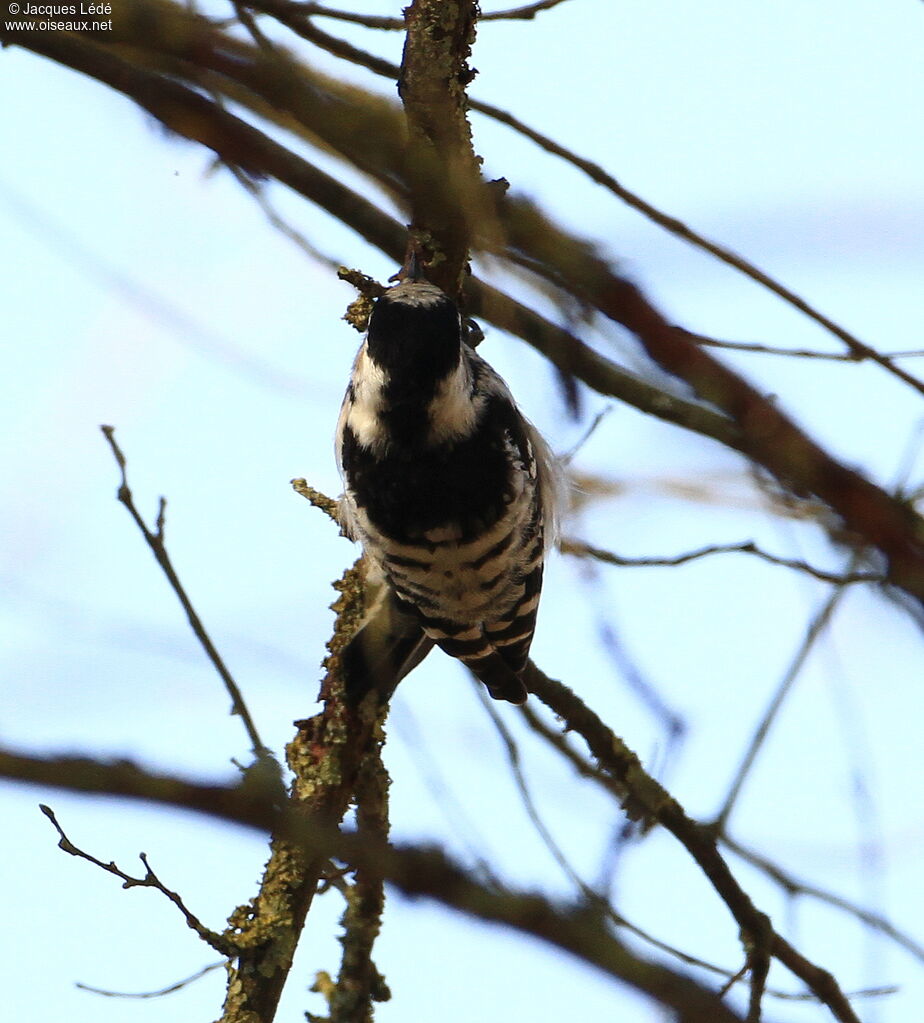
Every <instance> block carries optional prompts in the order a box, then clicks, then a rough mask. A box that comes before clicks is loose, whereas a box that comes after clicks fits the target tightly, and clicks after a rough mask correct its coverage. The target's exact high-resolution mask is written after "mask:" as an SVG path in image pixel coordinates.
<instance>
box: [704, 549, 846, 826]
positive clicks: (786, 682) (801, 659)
mask: <svg viewBox="0 0 924 1023" xmlns="http://www.w3.org/2000/svg"><path fill="white" fill-rule="evenodd" d="M854 560H855V559H854ZM844 592H845V587H844V586H843V585H838V586H837V588H836V589H835V590H834V591H833V592H832V593H831V594H830V595H829V596H828V597H827V598H826V599H825V601H824V603H823V604H822V606H821V607H820V608H819V610H818V612H817V613H816V614H815V616H814V617H813V618H812V621H811V622H810V624H809V626H808V628H807V629H806V631H805V636H804V637H803V638H802V641H801V642H800V644H799V648H798V650H797V651H796V653H795V656H794V657H793V659H792V662H791V663H790V665H789V667H788V668H787V670H786V674H785V675H784V676H783V678H782V679H781V680H780V683H779V685H778V686H777V688H776V691H775V692H774V694H773V697H772V699H771V700H770V702H769V704H768V705H767V709H766V710H765V711H764V715H763V717H762V718H761V720H760V722H759V724H758V725H757V727H756V728H755V730H754V734H753V735H752V736H751V740H750V742H749V743H748V745H747V748H746V749H745V752H744V755H743V757H742V758H741V763H740V764H739V766H738V770H737V771H736V772H735V775H734V777H733V779H732V781H731V784H730V785H729V787H728V793H727V795H726V796H725V799H724V801H723V803H722V808H721V809H720V810H719V812H718V814H717V815H716V818H715V822H714V824H713V827H714V828H715V830H716V833H717V834H720V835H721V834H723V833H724V832H725V830H726V828H727V826H728V819H729V817H730V816H731V813H732V810H733V809H734V807H735V803H736V802H737V799H738V796H739V795H740V794H741V789H742V787H743V785H744V783H745V781H746V779H747V777H748V774H750V771H751V768H752V767H753V766H754V763H755V761H756V760H757V756H758V754H759V753H760V750H761V748H762V747H763V744H764V742H765V741H766V739H767V736H768V734H769V732H770V729H771V727H772V726H773V723H774V721H775V720H776V718H777V715H778V714H779V712H780V708H781V707H782V706H783V702H784V700H785V699H786V697H787V695H788V694H789V692H790V690H791V689H792V687H793V685H794V684H795V682H796V679H797V678H798V677H799V675H800V673H801V671H802V668H803V667H804V666H805V662H806V660H807V658H808V655H809V653H810V652H811V650H812V647H814V645H815V642H816V641H817V639H818V637H819V636H820V635H821V634H822V632H824V630H825V628H826V626H827V625H828V623H829V622H830V621H831V616H832V615H833V614H834V611H835V609H836V608H837V605H838V604H839V603H840V601H841V598H842V597H843V596H844Z"/></svg>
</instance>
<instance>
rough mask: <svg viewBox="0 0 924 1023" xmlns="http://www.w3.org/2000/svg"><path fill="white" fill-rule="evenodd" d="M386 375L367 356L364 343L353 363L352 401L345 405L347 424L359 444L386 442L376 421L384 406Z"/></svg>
mask: <svg viewBox="0 0 924 1023" xmlns="http://www.w3.org/2000/svg"><path fill="white" fill-rule="evenodd" d="M385 384H386V377H385V373H384V372H383V371H382V368H381V366H379V365H378V364H377V363H376V362H374V361H373V360H372V359H371V358H369V353H368V352H367V351H366V346H365V345H363V347H362V348H360V350H359V355H357V356H356V363H355V365H354V366H353V401H352V403H350V404H349V406H348V407H347V409H346V425H347V426H349V428H350V429H351V430H352V431H353V436H354V437H355V438H356V440H357V442H358V443H359V444H360V446H361V447H364V448H380V447H383V446H384V444H385V443H386V441H385V433H384V431H383V430H382V428H381V425H380V424H379V414H380V413H381V412H382V409H383V408H384V404H385V402H384V398H383V396H382V395H383V391H384V389H385Z"/></svg>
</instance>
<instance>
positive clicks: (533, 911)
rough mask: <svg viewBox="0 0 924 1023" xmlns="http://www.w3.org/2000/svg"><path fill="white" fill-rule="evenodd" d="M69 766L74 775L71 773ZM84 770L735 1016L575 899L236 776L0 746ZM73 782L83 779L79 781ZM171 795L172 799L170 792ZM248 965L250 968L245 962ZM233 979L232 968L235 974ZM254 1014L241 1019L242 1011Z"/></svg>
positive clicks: (51, 774) (696, 1014)
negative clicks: (271, 811) (340, 827)
mask: <svg viewBox="0 0 924 1023" xmlns="http://www.w3.org/2000/svg"><path fill="white" fill-rule="evenodd" d="M71 768H76V769H77V770H76V773H74V772H72V771H71ZM86 770H90V772H91V774H92V778H93V785H92V790H93V791H96V792H97V793H100V794H101V793H107V792H108V793H112V794H115V793H118V794H119V795H121V796H128V797H130V798H135V799H141V800H146V801H150V800H151V799H153V800H155V801H157V802H161V803H166V804H168V805H174V806H178V807H180V808H182V809H187V810H188V809H193V808H194V809H197V810H199V811H200V812H203V813H206V814H207V815H209V816H211V817H213V818H216V819H221V820H225V821H232V822H235V823H238V824H243V825H245V826H248V827H254V828H257V829H259V830H266V825H267V822H268V821H269V820H270V819H272V822H273V824H274V825H275V831H276V834H277V836H278V837H277V841H282V840H284V841H285V842H287V843H288V844H289V846H290V848H292V849H297V850H299V852H300V855H301V856H302V858H303V861H304V862H306V863H307V862H315V861H321V862H324V863H326V862H327V861H328V860H329V859H330V858H331V857H336V858H337V859H340V860H342V861H344V862H347V863H350V864H352V865H353V866H355V867H362V868H364V869H365V870H367V871H369V873H370V876H378V877H381V878H382V879H384V880H385V881H386V882H388V883H389V884H391V885H392V886H394V887H396V888H397V889H398V890H399V891H401V892H404V893H405V894H407V895H409V896H424V897H427V898H430V899H433V900H435V901H437V902H439V903H441V904H443V905H445V906H449V907H451V908H454V909H456V910H458V911H460V912H462V913H464V914H466V915H468V916H472V917H476V918H478V919H481V920H485V921H490V922H493V923H498V924H501V925H504V926H506V927H509V928H512V929H513V930H516V931H518V932H520V933H522V934H524V935H530V936H532V937H535V938H538V939H539V940H540V941H542V942H543V943H544V944H546V945H549V946H551V947H553V948H557V949H559V950H561V951H563V952H567V953H568V954H570V955H572V956H574V957H575V958H577V959H579V960H581V961H583V962H585V963H587V964H588V965H591V966H593V967H595V968H596V969H597V970H599V971H600V972H602V973H603V974H604V975H607V976H610V977H612V978H614V979H617V980H620V981H621V982H623V983H626V984H628V985H630V986H631V987H633V988H635V989H636V990H638V991H640V992H643V993H646V994H648V995H650V996H651V997H652V998H653V999H654V1000H656V1001H657V1002H659V1003H661V1004H663V1005H665V1006H668V1007H670V1008H672V1009H674V1010H675V1012H677V1014H678V1017H677V1018H678V1019H679V1020H681V1021H684V1023H742V1021H741V1018H740V1017H739V1016H738V1015H737V1014H736V1013H735V1012H733V1011H732V1010H731V1009H729V1008H727V1007H726V1006H725V1005H724V1004H723V1003H722V1002H721V1001H720V1000H719V999H718V998H717V996H716V994H715V993H714V992H712V991H710V990H708V989H706V988H705V987H703V986H702V985H700V984H699V983H697V982H696V981H694V980H692V979H691V978H689V977H687V976H685V975H683V974H681V973H678V972H676V971H674V970H672V969H670V968H668V967H665V966H663V965H661V964H658V963H655V962H651V961H649V960H645V959H642V958H640V957H639V956H637V955H636V954H635V953H633V952H632V951H631V950H630V949H628V948H627V947H626V946H625V945H623V944H622V943H621V942H620V941H618V940H617V939H616V938H615V937H614V936H613V934H612V933H611V931H610V929H609V927H608V926H607V925H606V923H605V921H604V919H603V917H602V916H601V915H600V914H598V913H595V912H593V911H592V910H589V909H588V907H587V906H585V905H583V904H579V905H571V904H558V903H554V902H552V901H550V900H549V899H547V898H545V897H544V896H541V895H537V894H535V893H532V892H526V891H511V890H501V891H499V890H498V889H497V888H496V886H494V885H493V884H491V883H490V882H482V881H478V880H476V879H474V878H473V877H472V876H470V874H469V873H468V872H467V871H466V870H465V869H464V868H462V867H460V866H459V865H458V864H456V863H455V862H453V861H452V860H451V859H450V858H449V857H448V856H446V855H445V854H444V853H443V852H442V851H441V850H439V849H437V848H432V847H430V848H428V847H420V846H414V845H408V844H399V845H394V846H392V845H388V844H386V843H385V842H384V841H377V840H376V839H375V837H374V836H370V835H368V834H367V835H359V834H356V833H345V834H341V833H339V832H338V831H337V829H336V828H335V827H333V826H332V825H330V824H324V823H323V822H321V821H319V820H317V819H316V818H314V817H313V816H312V815H311V814H310V813H305V812H304V811H303V810H302V809H300V808H298V807H296V806H290V807H289V809H288V810H287V811H285V812H284V813H277V814H275V815H273V817H272V818H268V817H267V813H266V807H265V805H261V804H260V803H259V802H255V801H254V799H253V798H252V793H251V792H249V791H248V789H247V786H246V785H245V784H244V783H241V784H238V785H236V786H230V787H222V786H202V785H197V784H196V783H194V782H191V781H188V780H185V779H181V778H165V777H164V776H158V775H153V774H150V773H148V772H146V771H142V770H141V769H139V768H136V767H134V766H133V765H124V764H119V763H117V764H107V763H103V762H96V761H84V760H74V759H70V758H61V759H58V760H55V759H47V760H46V759H43V758H36V757H28V756H24V755H21V756H17V755H15V754H12V753H9V752H7V751H2V750H0V775H3V776H7V777H16V778H18V779H19V780H26V779H29V780H33V781H34V780H41V781H42V783H43V784H50V785H54V786H55V787H57V788H61V789H65V790H71V791H74V790H77V791H82V790H84V791H85V790H86V789H85V787H84V786H85V783H86V781H87V778H86V776H85V773H84V772H85V771H86ZM82 783H83V784H82ZM171 793H172V796H171V795H170V794H171ZM251 965H252V966H255V965H257V964H256V963H252V964H251ZM235 977H236V978H237V982H240V980H241V977H240V974H235ZM248 1012H251V1013H254V1012H256V1013H257V1015H256V1016H253V1015H250V1016H248V1015H247V1013H248ZM260 1012H261V1007H260V1005H259V1004H258V1003H256V1002H251V1003H249V1007H248V1008H246V1009H245V1008H243V1007H240V1008H239V1009H237V1010H236V1012H235V1013H228V1012H227V1010H226V1015H225V1016H224V1017H223V1019H226V1020H230V1019H234V1020H237V1021H243V1020H245V1019H246V1020H249V1021H250V1023H253V1021H254V1020H255V1019H259V1020H260V1021H261V1023H264V1021H267V1023H268V1021H270V1020H272V1018H273V1013H274V1012H275V1009H274V1008H273V1007H270V1008H269V1013H268V1014H265V1015H260Z"/></svg>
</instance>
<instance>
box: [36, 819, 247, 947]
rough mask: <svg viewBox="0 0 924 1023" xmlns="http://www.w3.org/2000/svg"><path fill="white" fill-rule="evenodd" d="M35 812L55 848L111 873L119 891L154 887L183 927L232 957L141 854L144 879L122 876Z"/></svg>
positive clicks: (54, 821)
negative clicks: (49, 831) (47, 827)
mask: <svg viewBox="0 0 924 1023" xmlns="http://www.w3.org/2000/svg"><path fill="white" fill-rule="evenodd" d="M39 809H40V810H41V811H42V813H43V814H45V816H46V817H47V818H48V819H49V820H50V821H51V823H52V825H53V826H54V829H55V831H57V832H58V836H59V839H60V840H59V842H58V848H59V849H62V850H63V851H64V852H66V853H69V854H70V855H71V856H77V857H78V858H79V859H82V860H86V861H87V862H88V863H92V864H94V865H95V866H97V867H99V868H100V869H101V870H105V871H106V872H107V873H108V874H114V875H115V876H116V877H118V878H119V879H120V880H121V881H122V887H123V888H155V889H156V890H157V891H159V892H161V893H162V894H163V895H166V897H167V898H168V899H169V900H170V901H171V902H172V903H173V904H174V906H176V908H177V909H178V910H179V911H180V912H181V913H182V914H183V919H184V920H185V921H186V925H187V926H188V927H189V928H190V929H191V930H193V931H195V932H196V934H198V935H199V937H200V938H201V939H202V940H203V941H204V942H205V943H206V944H207V945H209V946H211V947H212V948H213V949H215V951H216V952H219V953H220V954H221V955H223V956H225V957H226V958H230V957H231V956H233V955H234V954H235V951H236V950H235V948H234V945H233V944H232V943H230V942H228V941H226V940H225V938H223V937H222V935H220V934H217V933H216V932H215V931H212V930H209V928H208V927H206V926H205V925H204V924H203V923H202V921H201V920H199V918H198V917H197V916H196V915H195V914H194V913H191V912H190V911H189V909H187V907H186V905H185V903H184V902H183V900H182V899H181V898H180V896H179V895H178V894H177V893H176V892H174V891H171V890H170V889H169V888H167V887H166V886H165V885H164V884H163V883H162V882H161V880H160V878H159V877H158V876H157V875H156V874H155V873H154V871H153V870H152V869H151V864H150V863H149V862H148V858H147V856H146V855H145V854H144V853H140V854H139V859H140V860H141V862H142V863H143V864H144V869H145V875H144V877H132V875H131V874H126V873H125V871H123V870H120V869H119V868H118V867H117V866H116V865H115V863H113V862H111V861H110V862H109V863H103V861H102V860H98V859H97V858H96V857H95V856H91V855H90V853H88V852H84V850H83V849H80V848H78V846H76V845H74V843H73V842H72V841H71V840H70V839H69V838H68V837H67V835H66V834H65V833H64V829H63V828H62V827H61V825H60V824H59V823H58V818H57V817H56V816H55V813H54V810H52V809H51V807H50V806H45V804H44V803H40V804H39Z"/></svg>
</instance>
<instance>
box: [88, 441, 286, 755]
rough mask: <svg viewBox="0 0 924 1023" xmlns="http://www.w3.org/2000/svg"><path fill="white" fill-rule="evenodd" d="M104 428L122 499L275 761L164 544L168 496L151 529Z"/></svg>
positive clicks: (253, 735)
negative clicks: (117, 473)
mask: <svg viewBox="0 0 924 1023" xmlns="http://www.w3.org/2000/svg"><path fill="white" fill-rule="evenodd" d="M100 429H101V430H102V431H103V434H104V436H105V437H106V440H107V441H108V442H109V446H110V448H112V454H113V455H114V457H115V460H116V463H117V464H118V466H119V472H120V473H121V477H122V479H121V483H120V484H119V490H118V498H119V501H120V502H121V503H122V504H123V505H125V507H126V508H127V509H128V512H129V514H130V515H131V517H132V518H133V519H134V521H135V524H136V525H137V526H138V528H139V529H140V530H141V535H142V536H143V537H144V539H145V542H146V543H147V545H148V547H149V548H150V549H151V553H152V554H153V555H154V557H155V559H156V560H157V564H158V565H160V567H161V570H162V571H163V573H164V575H165V576H166V577H167V581H168V582H169V583H170V587H171V589H172V590H173V592H174V593H175V594H176V596H177V599H178V600H179V602H180V604H181V605H182V607H183V610H184V611H185V612H186V618H187V620H188V621H189V627H190V628H191V629H192V631H193V635H194V636H195V637H196V639H198V640H199V643H200V644H201V645H202V649H203V650H204V651H205V653H206V656H207V657H208V659H209V660H210V661H211V662H212V664H213V665H214V667H215V670H216V671H217V672H218V675H219V677H220V678H221V680H222V682H223V683H224V685H225V689H227V690H228V695H229V696H230V697H231V713H232V714H236V715H237V716H238V717H239V718H240V719H241V721H243V723H244V728H245V729H246V731H247V735H248V736H249V738H250V745H251V749H252V750H253V753H254V756H256V757H257V759H258V760H260V761H266V762H270V761H273V755H272V751H271V750H270V749H269V748H268V747H266V746H265V745H264V744H263V741H262V740H261V739H260V735H259V733H258V732H257V726H256V725H255V724H254V721H253V718H252V717H251V715H250V710H249V709H248V707H247V704H246V703H245V701H244V697H243V695H242V694H241V690H240V688H239V687H238V684H237V683H236V682H235V681H234V678H233V676H232V675H231V672H230V671H228V668H227V666H226V665H225V662H224V660H223V659H222V657H221V655H220V654H219V653H218V650H217V649H216V648H215V644H214V643H213V642H212V640H211V638H210V636H209V634H208V632H206V629H205V626H204V625H203V624H202V619H201V618H200V617H199V615H198V613H197V612H196V609H195V608H194V607H193V605H192V601H191V600H190V599H189V596H188V594H187V593H186V588H185V587H184V586H183V584H182V583H181V582H180V578H179V576H178V575H177V573H176V569H175V568H174V567H173V562H172V561H171V560H170V555H169V554H168V553H167V547H166V545H165V543H164V526H165V513H166V509H167V502H166V501H165V500H164V498H161V499H160V506H159V508H158V512H157V521H156V523H155V528H154V529H153V530H152V529H150V528H149V526H148V524H147V523H146V522H145V521H144V518H143V516H142V515H141V513H140V512H139V511H138V508H137V507H136V505H135V501H134V498H133V497H132V492H131V489H130V488H129V486H128V478H127V476H126V461H125V455H124V454H123V453H122V450H121V448H120V447H119V445H118V444H117V443H116V439H115V428H114V427H112V426H102V427H100ZM276 773H277V775H278V765H276Z"/></svg>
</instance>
